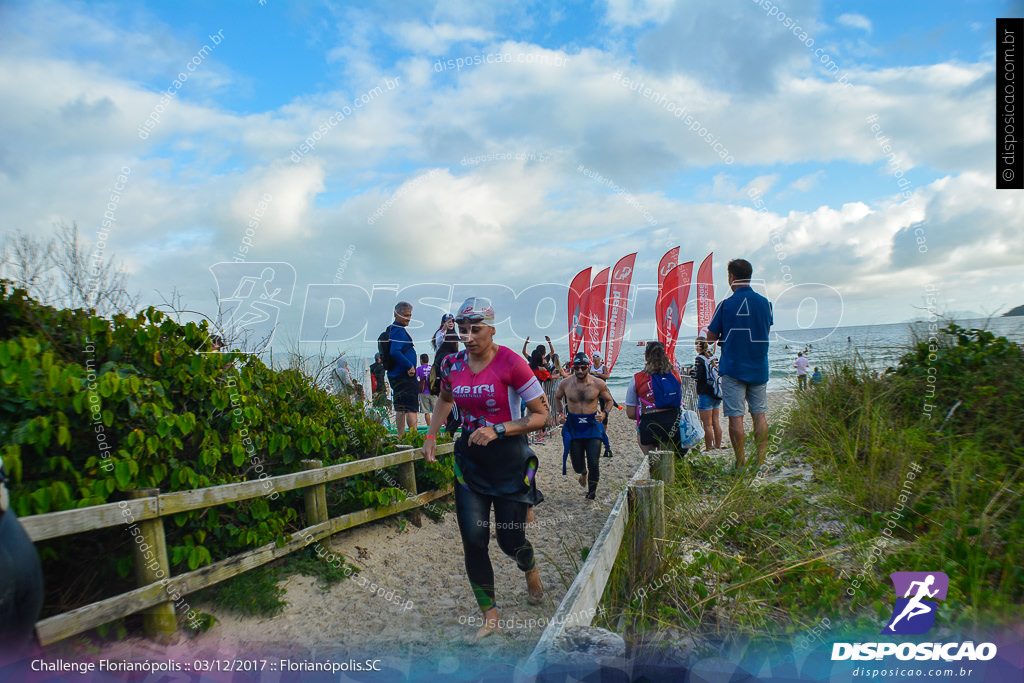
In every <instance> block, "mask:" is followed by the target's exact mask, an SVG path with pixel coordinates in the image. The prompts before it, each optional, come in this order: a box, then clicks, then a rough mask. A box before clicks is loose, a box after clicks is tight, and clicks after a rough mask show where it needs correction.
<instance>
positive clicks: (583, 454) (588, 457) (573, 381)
mask: <svg viewBox="0 0 1024 683" xmlns="http://www.w3.org/2000/svg"><path fill="white" fill-rule="evenodd" d="M562 399H565V401H566V403H567V404H568V405H567V411H566V412H567V415H563V416H562V417H561V420H562V421H564V425H563V426H562V443H563V444H564V445H565V450H564V451H563V453H562V474H565V473H566V471H565V460H566V457H567V456H570V457H571V458H572V469H573V471H574V472H576V474H578V475H580V486H586V487H587V498H589V499H590V500H594V499H595V498H596V497H597V496H596V494H595V491H597V482H598V481H599V480H600V478H601V469H600V465H599V464H598V459H599V458H600V455H601V444H602V443H604V444H605V446H607V445H608V434H607V433H606V432H605V430H604V425H602V424H601V420H602V418H604V416H605V415H604V412H603V411H602V410H601V403H604V404H605V405H610V404H611V403H612V395H611V393H610V392H609V391H608V385H606V384H605V383H604V380H601V379H598V378H597V377H594V376H593V375H591V374H590V359H588V358H587V354H585V353H577V354H576V357H575V358H574V359H573V362H572V375H571V376H570V377H567V378H566V379H564V380H562V382H561V383H560V384H559V385H558V391H557V392H555V403H556V404H558V403H559V402H560V401H561V400H562Z"/></svg>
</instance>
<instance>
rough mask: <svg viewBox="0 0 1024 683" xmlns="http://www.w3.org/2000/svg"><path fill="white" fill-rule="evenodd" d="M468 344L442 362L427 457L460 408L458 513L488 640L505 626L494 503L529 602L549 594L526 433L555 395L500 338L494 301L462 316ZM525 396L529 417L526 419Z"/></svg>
mask: <svg viewBox="0 0 1024 683" xmlns="http://www.w3.org/2000/svg"><path fill="white" fill-rule="evenodd" d="M455 322H456V324H458V326H459V336H460V337H461V338H462V342H463V344H465V346H466V348H465V349H463V350H462V351H459V352H458V353H455V354H452V355H450V356H446V357H445V358H444V360H443V361H442V362H441V395H440V396H439V397H438V401H437V406H436V407H435V408H434V413H433V415H432V416H431V419H430V428H429V429H428V430H427V436H426V441H424V444H423V457H424V458H426V460H427V462H436V458H435V456H434V449H435V446H436V436H437V433H438V431H440V429H441V426H442V425H443V424H444V422H445V419H447V417H448V413H449V411H450V410H451V409H452V405H457V406H458V408H459V412H460V413H461V414H462V436H461V437H459V439H458V441H456V442H455V514H456V518H457V519H458V522H459V533H460V534H461V536H462V548H463V550H464V552H465V555H466V574H467V575H468V576H469V583H470V585H471V586H472V587H473V593H474V594H475V595H476V601H477V604H479V605H480V609H481V610H482V611H483V613H484V625H483V626H482V627H481V628H480V630H479V631H478V632H477V634H476V637H477V638H483V637H484V636H488V635H490V634H491V633H493V632H495V631H497V630H499V628H498V606H497V604H496V603H495V600H494V571H493V569H492V568H491V558H490V556H489V555H488V553H487V544H488V541H489V540H490V535H491V534H490V517H491V505H493V506H494V521H495V523H496V524H497V536H498V546H499V547H500V548H501V550H502V551H503V552H504V553H505V554H506V555H508V556H509V557H512V558H514V559H515V561H516V565H518V567H519V569H521V570H522V571H523V572H525V573H526V586H527V590H528V592H529V596H528V600H530V601H531V602H537V601H539V600H540V598H541V596H542V595H543V594H544V588H543V586H542V585H541V582H540V572H539V571H538V570H537V567H536V562H535V561H534V557H533V546H532V545H530V542H529V541H528V540H526V511H527V508H528V507H529V506H531V505H536V504H538V503H540V502H541V501H542V500H543V499H544V497H543V496H542V495H541V493H540V491H538V490H537V484H536V480H535V476H536V474H537V456H536V455H534V454H533V451H531V450H530V449H529V447H528V446H527V444H526V435H527V434H528V433H530V432H532V431H536V430H538V429H541V428H542V427H543V426H544V422H545V420H547V416H548V406H547V400H546V399H545V398H544V390H543V389H542V388H541V386H540V382H538V381H537V378H536V377H535V376H534V375H533V373H532V372H531V371H530V367H529V366H528V365H527V364H526V361H524V360H523V359H522V358H521V357H519V356H518V355H516V353H515V352H514V351H512V350H511V349H508V348H506V347H504V346H499V345H497V344H495V343H494V326H493V325H494V309H493V307H492V306H491V302H490V301H489V300H488V299H483V298H474V297H470V298H469V299H466V301H465V302H463V304H462V306H460V307H459V310H458V313H456V315H455ZM520 401H525V402H526V407H527V408H529V410H530V415H529V417H522V414H521V410H520V408H521V406H520Z"/></svg>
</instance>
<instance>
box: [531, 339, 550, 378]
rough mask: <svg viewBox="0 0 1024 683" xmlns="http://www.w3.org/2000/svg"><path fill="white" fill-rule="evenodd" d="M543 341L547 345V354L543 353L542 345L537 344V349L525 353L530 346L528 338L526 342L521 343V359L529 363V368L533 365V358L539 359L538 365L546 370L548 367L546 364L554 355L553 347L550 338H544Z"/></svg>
mask: <svg viewBox="0 0 1024 683" xmlns="http://www.w3.org/2000/svg"><path fill="white" fill-rule="evenodd" d="M544 339H545V341H547V343H548V349H547V353H544V345H543V344H537V348H535V349H534V350H533V351H532V352H531V353H527V352H526V347H528V346H529V345H530V338H529V337H527V338H526V341H524V342H523V358H525V359H526V360H527V362H529V363H531V367H532V363H533V361H534V359H535V358H539V359H540V365H543V366H544V367H545V368H547V367H548V363H550V362H551V357H552V356H553V355H555V347H554V345H553V344H552V343H551V337H544ZM550 370H551V369H550V368H548V371H549V372H550Z"/></svg>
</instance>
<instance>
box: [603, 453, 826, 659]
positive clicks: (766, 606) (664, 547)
mask: <svg viewBox="0 0 1024 683" xmlns="http://www.w3.org/2000/svg"><path fill="white" fill-rule="evenodd" d="M752 479H753V473H752V472H751V473H750V474H749V475H747V476H740V477H736V476H734V475H733V474H731V473H730V471H729V464H728V463H727V462H725V461H724V460H719V459H713V458H708V457H706V456H703V457H701V456H695V457H693V458H691V459H690V460H689V461H680V462H679V463H678V465H677V472H676V482H675V484H674V485H673V486H671V487H668V488H667V489H666V494H665V506H666V538H665V539H662V540H659V541H658V544H659V547H660V557H661V558H662V562H661V566H660V567H659V568H658V570H657V571H656V572H655V573H654V575H653V576H651V577H646V578H645V577H637V576H633V575H630V571H629V561H628V558H626V557H624V556H622V557H620V558H619V561H618V562H617V564H616V567H615V569H614V570H613V572H612V576H611V579H610V581H609V586H608V587H607V588H606V590H605V596H604V600H603V604H604V605H605V606H606V609H607V615H608V617H607V622H608V625H609V626H610V627H612V628H615V627H618V629H619V630H621V631H625V632H626V634H627V637H628V638H629V640H630V642H631V643H632V645H633V647H634V648H639V649H645V648H648V647H650V646H651V645H652V644H653V643H655V642H657V643H659V645H661V646H663V645H665V642H664V640H665V638H666V634H668V637H669V639H670V640H672V639H673V638H674V639H675V640H677V641H678V640H680V639H684V638H686V639H694V638H696V639H697V641H701V642H705V643H707V642H714V643H721V642H723V641H726V640H732V639H735V638H737V637H743V638H744V639H745V640H750V639H754V640H756V639H757V638H767V639H769V640H772V639H774V638H775V637H776V636H778V635H781V634H784V633H788V632H790V631H791V630H793V629H798V628H802V627H806V626H809V625H812V624H813V623H815V622H816V621H818V620H820V619H821V618H823V617H825V616H826V615H829V614H833V615H834V614H835V609H834V606H835V602H836V598H837V596H838V595H839V594H840V593H841V592H842V591H843V588H844V585H843V581H842V579H841V578H840V576H839V570H837V569H836V568H835V567H834V566H833V565H832V564H831V563H830V558H833V557H834V556H835V555H837V554H838V553H839V552H841V548H840V547H839V539H838V538H837V537H836V536H835V535H830V534H824V533H822V532H821V531H820V530H819V529H817V528H815V527H813V526H808V524H807V519H808V516H809V515H810V516H811V517H812V518H815V519H817V518H819V517H820V518H822V519H824V518H828V517H829V516H830V512H829V511H828V510H825V509H822V508H821V507H820V506H817V505H814V504H813V503H810V502H809V501H808V500H807V498H806V496H805V495H804V494H803V492H801V491H800V490H798V489H794V488H791V487H789V486H787V485H785V484H782V483H768V484H760V485H754V482H753V481H752ZM809 506H810V507H809ZM798 602H799V603H800V604H802V605H803V609H801V610H800V611H799V612H795V611H793V610H792V605H793V604H796V603H798ZM780 625H782V628H781V629H780V628H778V627H779V626H780Z"/></svg>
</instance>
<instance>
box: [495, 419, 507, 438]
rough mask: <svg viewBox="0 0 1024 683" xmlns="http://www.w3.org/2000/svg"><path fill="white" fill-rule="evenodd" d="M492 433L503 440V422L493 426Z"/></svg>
mask: <svg viewBox="0 0 1024 683" xmlns="http://www.w3.org/2000/svg"><path fill="white" fill-rule="evenodd" d="M494 433H495V434H497V435H498V438H499V439H504V438H505V423H504V422H499V423H498V424H496V425H494Z"/></svg>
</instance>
